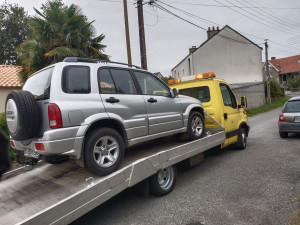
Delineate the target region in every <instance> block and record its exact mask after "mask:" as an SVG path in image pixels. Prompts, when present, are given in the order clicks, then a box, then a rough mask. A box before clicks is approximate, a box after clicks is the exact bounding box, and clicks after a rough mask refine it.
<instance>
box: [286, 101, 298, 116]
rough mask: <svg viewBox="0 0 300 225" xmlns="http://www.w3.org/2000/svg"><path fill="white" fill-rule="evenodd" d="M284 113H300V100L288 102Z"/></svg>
mask: <svg viewBox="0 0 300 225" xmlns="http://www.w3.org/2000/svg"><path fill="white" fill-rule="evenodd" d="M283 112H299V113H300V100H299V101H290V102H287V103H286V104H285V107H284V110H283Z"/></svg>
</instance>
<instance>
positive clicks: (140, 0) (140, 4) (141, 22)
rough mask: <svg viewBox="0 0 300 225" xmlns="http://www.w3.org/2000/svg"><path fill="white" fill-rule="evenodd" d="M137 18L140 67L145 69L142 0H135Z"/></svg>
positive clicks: (145, 56) (145, 55)
mask: <svg viewBox="0 0 300 225" xmlns="http://www.w3.org/2000/svg"><path fill="white" fill-rule="evenodd" d="M137 10H138V20H139V36H140V53H141V65H142V68H143V69H145V70H147V54H146V40H145V30H144V14H143V0H137Z"/></svg>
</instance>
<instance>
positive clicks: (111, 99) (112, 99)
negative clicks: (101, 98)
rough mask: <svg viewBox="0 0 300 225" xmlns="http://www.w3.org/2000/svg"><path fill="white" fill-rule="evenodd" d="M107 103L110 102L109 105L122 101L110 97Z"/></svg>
mask: <svg viewBox="0 0 300 225" xmlns="http://www.w3.org/2000/svg"><path fill="white" fill-rule="evenodd" d="M105 101H106V102H109V103H116V102H119V101H120V100H119V99H116V98H114V97H110V98H107V99H105Z"/></svg>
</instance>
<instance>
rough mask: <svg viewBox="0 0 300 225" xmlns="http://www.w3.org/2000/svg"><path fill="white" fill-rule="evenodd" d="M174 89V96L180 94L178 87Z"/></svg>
mask: <svg viewBox="0 0 300 225" xmlns="http://www.w3.org/2000/svg"><path fill="white" fill-rule="evenodd" d="M172 91H173V95H174V98H176V97H177V96H178V95H179V90H178V89H177V88H174V89H173V90H172Z"/></svg>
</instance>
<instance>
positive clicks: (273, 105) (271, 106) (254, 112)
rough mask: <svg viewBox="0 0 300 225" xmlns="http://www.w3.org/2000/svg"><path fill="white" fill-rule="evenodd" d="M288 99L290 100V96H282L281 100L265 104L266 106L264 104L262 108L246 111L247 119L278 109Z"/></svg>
mask: <svg viewBox="0 0 300 225" xmlns="http://www.w3.org/2000/svg"><path fill="white" fill-rule="evenodd" d="M290 98H291V97H290V96H284V97H282V98H281V99H279V100H276V101H274V102H272V103H271V104H269V103H267V104H264V105H262V106H259V107H256V108H253V109H247V110H246V112H247V116H249V117H250V116H254V115H257V114H259V113H263V112H267V111H269V110H271V109H275V108H278V107H280V106H283V105H284V103H285V102H286V101H287V100H288V99H290Z"/></svg>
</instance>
